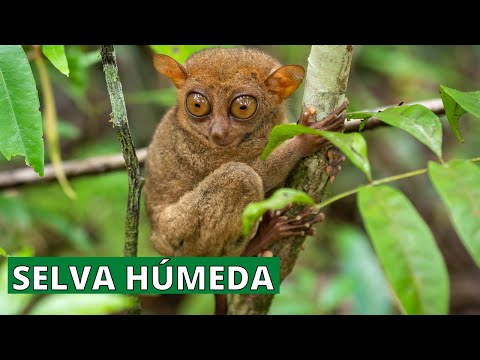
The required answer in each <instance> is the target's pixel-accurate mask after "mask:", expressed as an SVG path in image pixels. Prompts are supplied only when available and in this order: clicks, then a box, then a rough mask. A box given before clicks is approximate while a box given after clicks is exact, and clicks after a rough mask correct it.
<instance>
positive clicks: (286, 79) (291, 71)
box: [265, 65, 305, 101]
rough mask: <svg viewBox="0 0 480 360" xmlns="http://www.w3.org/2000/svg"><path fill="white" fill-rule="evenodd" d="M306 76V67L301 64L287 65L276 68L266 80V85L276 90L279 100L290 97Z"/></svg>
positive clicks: (271, 89)
mask: <svg viewBox="0 0 480 360" xmlns="http://www.w3.org/2000/svg"><path fill="white" fill-rule="evenodd" d="M304 77H305V69H304V68H303V66H300V65H285V66H282V67H281V68H279V69H277V70H275V71H274V72H273V73H272V74H271V75H270V76H269V77H268V78H267V80H265V85H267V87H268V88H269V89H270V91H272V92H274V93H275V94H276V95H277V97H278V100H279V101H283V100H285V99H287V98H288V97H290V95H292V94H293V93H294V91H295V90H297V88H298V87H299V86H300V84H301V83H302V81H303V78H304Z"/></svg>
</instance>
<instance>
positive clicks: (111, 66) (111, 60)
mask: <svg viewBox="0 0 480 360" xmlns="http://www.w3.org/2000/svg"><path fill="white" fill-rule="evenodd" d="M101 55H102V65H103V72H104V73H105V80H106V82H107V88H108V94H109V96H110V103H111V104H112V114H111V117H112V122H113V127H114V128H115V130H116V132H117V135H118V140H119V141H120V144H121V146H122V154H123V158H124V159H125V164H126V167H127V174H128V203H127V214H126V218H125V245H124V248H123V254H124V255H125V256H127V257H135V256H137V247H138V220H139V217H140V195H141V192H142V186H143V177H142V174H141V172H140V165H139V162H138V158H137V154H136V153H135V147H134V146H133V141H132V136H131V134H130V129H129V127H128V118H127V109H126V107H125V99H124V98H123V91H122V84H121V82H120V77H119V76H118V68H117V59H116V56H115V49H114V47H113V45H102V49H101ZM132 313H135V314H139V313H140V305H139V302H138V300H137V308H136V309H134V310H132Z"/></svg>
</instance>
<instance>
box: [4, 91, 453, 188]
mask: <svg viewBox="0 0 480 360" xmlns="http://www.w3.org/2000/svg"><path fill="white" fill-rule="evenodd" d="M411 104H421V105H423V106H425V107H427V108H429V109H430V110H432V111H433V112H434V113H435V114H437V115H441V114H444V113H445V109H444V108H443V103H442V100H441V99H432V100H426V101H418V102H412V103H411ZM390 106H392V105H390ZM390 106H385V107H382V108H378V109H372V110H362V111H370V112H376V111H378V110H382V109H386V108H387V107H390ZM384 125H386V124H384V123H382V122H381V121H380V120H378V119H375V118H371V119H369V120H368V122H367V124H366V126H365V129H364V130H363V131H365V130H371V129H374V128H377V127H379V126H384ZM359 126H360V120H351V121H347V122H346V123H345V132H355V131H358V129H359ZM146 156H147V149H146V148H142V149H138V150H137V157H138V162H139V163H140V164H143V163H144V162H145V158H146ZM62 166H63V168H64V171H65V175H66V177H67V178H69V179H70V178H76V177H82V176H89V175H98V174H105V173H110V172H113V171H119V170H122V171H123V170H124V169H125V161H124V159H123V156H122V155H120V154H118V155H109V156H94V157H90V158H87V159H84V160H70V161H64V162H63V163H62ZM54 180H55V173H54V170H53V167H52V165H51V164H48V165H46V166H45V175H44V176H43V177H40V176H38V174H36V173H35V172H34V171H33V169H32V168H30V167H23V168H20V169H16V170H9V171H3V172H0V189H11V188H18V187H21V186H24V185H34V184H43V183H49V182H52V181H54Z"/></svg>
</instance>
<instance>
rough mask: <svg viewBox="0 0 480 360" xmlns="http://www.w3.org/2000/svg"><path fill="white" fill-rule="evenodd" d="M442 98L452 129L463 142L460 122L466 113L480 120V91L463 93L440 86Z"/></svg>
mask: <svg viewBox="0 0 480 360" xmlns="http://www.w3.org/2000/svg"><path fill="white" fill-rule="evenodd" d="M440 96H441V98H442V102H443V106H444V107H445V115H447V119H448V123H449V124H450V128H451V129H452V131H453V133H454V134H455V136H456V138H457V139H458V140H459V141H461V142H463V139H462V136H461V135H460V130H459V129H458V120H460V118H461V117H462V115H463V114H465V113H466V112H469V113H471V114H472V115H474V116H476V117H478V118H480V91H471V92H462V91H459V90H455V89H452V88H449V87H446V86H443V85H440Z"/></svg>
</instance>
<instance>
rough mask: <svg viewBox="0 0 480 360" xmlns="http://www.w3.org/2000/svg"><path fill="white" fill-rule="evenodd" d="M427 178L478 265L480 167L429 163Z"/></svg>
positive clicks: (462, 161)
mask: <svg viewBox="0 0 480 360" xmlns="http://www.w3.org/2000/svg"><path fill="white" fill-rule="evenodd" d="M428 175H429V176H430V180H431V181H432V183H433V185H434V186H435V189H436V190H437V192H438V193H439V194H440V197H441V199H442V201H443V203H444V204H445V206H446V207H447V209H448V214H449V215H450V219H451V221H452V223H453V226H454V228H455V231H456V232H457V234H458V236H459V237H460V239H461V240H462V242H463V244H464V245H465V247H466V248H467V250H468V252H469V253H470V255H471V256H472V257H473V259H474V260H475V262H476V263H477V265H478V266H480V168H479V167H478V166H477V165H475V164H472V163H471V162H469V161H465V160H453V161H451V162H449V163H448V164H445V165H440V164H437V163H435V162H429V164H428Z"/></svg>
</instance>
